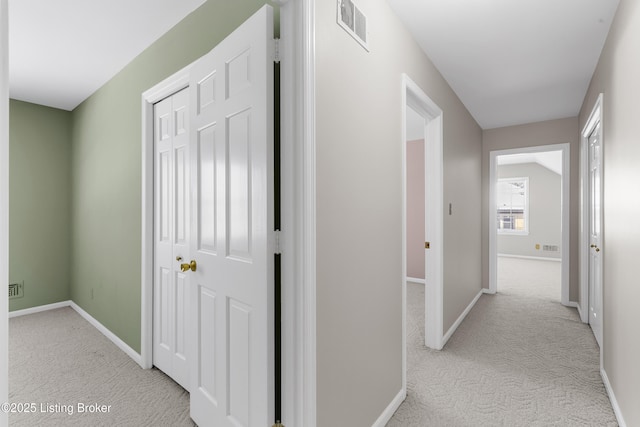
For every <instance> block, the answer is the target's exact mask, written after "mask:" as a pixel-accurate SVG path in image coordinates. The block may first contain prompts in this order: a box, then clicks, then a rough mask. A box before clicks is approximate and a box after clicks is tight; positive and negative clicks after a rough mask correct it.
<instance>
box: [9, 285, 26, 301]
mask: <svg viewBox="0 0 640 427" xmlns="http://www.w3.org/2000/svg"><path fill="white" fill-rule="evenodd" d="M23 296H24V283H11V284H9V299H13V298H22V297H23Z"/></svg>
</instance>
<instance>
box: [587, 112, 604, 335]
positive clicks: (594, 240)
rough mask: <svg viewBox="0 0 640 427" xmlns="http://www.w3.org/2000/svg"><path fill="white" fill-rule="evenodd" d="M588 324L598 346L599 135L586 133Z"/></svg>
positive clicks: (597, 128) (600, 174)
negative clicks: (587, 162)
mask: <svg viewBox="0 0 640 427" xmlns="http://www.w3.org/2000/svg"><path fill="white" fill-rule="evenodd" d="M589 217H590V218H589V246H590V252H589V325H591V329H592V330H593V334H594V335H595V337H596V341H598V345H599V346H602V250H601V247H602V135H601V125H600V124H598V125H596V127H595V128H594V130H593V132H592V133H591V135H589Z"/></svg>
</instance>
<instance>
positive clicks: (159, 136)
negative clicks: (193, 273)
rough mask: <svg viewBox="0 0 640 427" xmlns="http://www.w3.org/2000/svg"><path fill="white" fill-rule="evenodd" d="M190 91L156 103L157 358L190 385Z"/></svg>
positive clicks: (156, 361) (162, 366)
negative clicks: (185, 265)
mask: <svg viewBox="0 0 640 427" xmlns="http://www.w3.org/2000/svg"><path fill="white" fill-rule="evenodd" d="M189 120H190V116H189V92H188V90H182V91H180V92H177V93H176V94H174V95H172V96H170V97H168V98H166V99H164V100H162V101H160V102H159V103H157V104H156V105H155V106H154V152H155V154H154V157H155V165H154V170H155V172H154V198H155V202H154V223H155V224H154V271H155V272H156V274H155V275H154V315H153V318H154V325H153V328H154V330H153V343H154V346H153V363H154V365H155V366H157V367H158V368H159V369H161V370H162V371H164V372H165V373H166V374H167V375H169V376H170V377H172V378H173V379H174V380H175V381H176V382H178V383H179V384H181V385H182V386H183V387H185V388H186V389H187V390H188V388H189V377H190V375H189V360H188V359H189V356H188V355H189V342H188V339H189V336H190V334H189V333H188V327H189V322H188V319H189V316H190V298H189V293H188V292H189V282H190V277H189V276H188V275H186V274H184V273H183V272H181V271H180V268H179V266H180V262H179V261H177V260H176V257H179V258H182V260H187V261H188V259H189V255H190V252H189V251H190V245H189V239H190V237H191V236H190V223H191V216H190V209H191V207H190V175H189V167H190V161H189V132H190V125H189Z"/></svg>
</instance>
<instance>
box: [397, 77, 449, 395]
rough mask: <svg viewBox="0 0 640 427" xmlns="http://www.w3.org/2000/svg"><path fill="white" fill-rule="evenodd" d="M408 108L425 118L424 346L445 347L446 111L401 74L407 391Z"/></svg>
mask: <svg viewBox="0 0 640 427" xmlns="http://www.w3.org/2000/svg"><path fill="white" fill-rule="evenodd" d="M407 107H411V109H413V110H414V111H415V112H416V113H418V114H419V115H420V116H422V117H423V118H424V121H425V129H424V137H425V141H424V144H425V145H424V150H425V179H426V183H425V233H428V236H429V239H430V240H429V242H430V244H431V248H430V249H428V250H429V255H430V256H428V257H427V259H426V263H425V269H426V274H425V345H426V346H427V347H429V348H433V349H436V350H441V349H442V346H443V292H444V291H443V286H444V285H443V283H444V280H443V271H444V250H443V243H444V231H443V230H444V226H443V225H444V224H443V222H444V218H443V205H444V202H443V194H444V190H443V182H444V179H443V170H444V160H443V112H442V109H441V108H440V107H438V105H437V104H436V103H435V102H433V101H432V100H431V98H429V97H428V96H427V95H426V94H425V93H424V91H423V90H422V89H421V88H420V87H419V86H418V85H417V84H416V83H415V82H414V81H413V80H411V78H410V77H409V76H408V75H406V74H403V75H402V106H401V108H402V110H401V111H402V135H401V141H402V277H401V283H402V389H403V394H404V395H405V396H406V390H407V249H406V245H407V243H406V242H407V184H406V176H407V159H406V146H407V136H406V120H407Z"/></svg>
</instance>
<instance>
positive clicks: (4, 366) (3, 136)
mask: <svg viewBox="0 0 640 427" xmlns="http://www.w3.org/2000/svg"><path fill="white" fill-rule="evenodd" d="M8 11H9V10H8V6H7V0H0V283H9V54H8V51H9V30H8V26H9V25H8V23H9V15H8ZM8 312H9V294H8V293H7V292H0V313H2V315H1V316H0V403H3V402H8V401H9V385H8V382H9V381H8V379H9V317H8V316H7V315H6V313H8ZM8 423H9V422H8V416H7V414H6V412H4V411H0V425H3V426H5V425H8Z"/></svg>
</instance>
